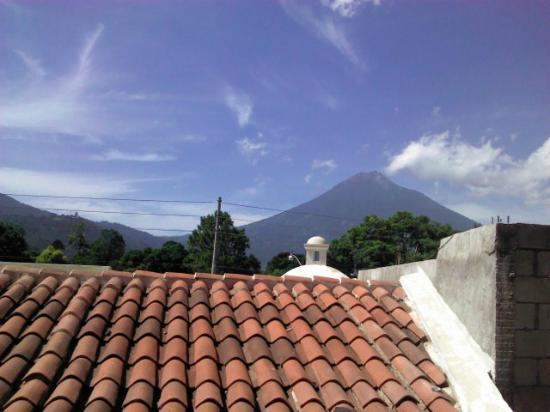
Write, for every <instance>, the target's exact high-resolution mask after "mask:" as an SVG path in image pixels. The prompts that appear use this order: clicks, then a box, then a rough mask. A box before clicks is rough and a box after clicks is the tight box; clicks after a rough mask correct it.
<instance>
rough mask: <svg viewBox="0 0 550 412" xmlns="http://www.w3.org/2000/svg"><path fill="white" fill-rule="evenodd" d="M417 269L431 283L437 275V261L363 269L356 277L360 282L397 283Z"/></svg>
mask: <svg viewBox="0 0 550 412" xmlns="http://www.w3.org/2000/svg"><path fill="white" fill-rule="evenodd" d="M418 268H421V269H422V270H423V271H424V273H425V274H426V275H427V276H428V277H429V278H430V280H432V281H433V279H434V278H435V276H436V275H437V260H436V259H430V260H422V261H419V262H413V263H404V264H402V265H395V266H385V267H381V268H376V269H364V270H360V271H359V274H358V277H359V279H362V280H367V279H375V280H391V281H398V280H399V278H400V277H401V276H403V275H408V274H410V273H415V272H417V271H418Z"/></svg>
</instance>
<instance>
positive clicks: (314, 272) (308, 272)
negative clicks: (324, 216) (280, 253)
mask: <svg viewBox="0 0 550 412" xmlns="http://www.w3.org/2000/svg"><path fill="white" fill-rule="evenodd" d="M321 239H322V238H321ZM285 276H303V277H308V278H310V279H312V280H313V276H324V277H328V278H334V279H342V278H347V276H346V275H344V274H343V273H342V272H340V271H339V270H338V269H334V268H331V267H330V266H326V265H302V266H298V267H296V268H294V269H292V270H289V271H288V272H286V273H285Z"/></svg>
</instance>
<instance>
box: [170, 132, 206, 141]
mask: <svg viewBox="0 0 550 412" xmlns="http://www.w3.org/2000/svg"><path fill="white" fill-rule="evenodd" d="M176 140H177V141H179V142H183V143H203V142H206V137H205V136H203V135H200V134H193V133H190V134H184V135H182V136H178V137H177V138H176Z"/></svg>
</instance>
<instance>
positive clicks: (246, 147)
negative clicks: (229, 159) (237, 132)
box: [235, 137, 268, 163]
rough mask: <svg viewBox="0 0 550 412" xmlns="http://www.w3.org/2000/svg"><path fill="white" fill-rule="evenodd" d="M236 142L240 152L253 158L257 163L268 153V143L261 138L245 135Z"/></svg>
mask: <svg viewBox="0 0 550 412" xmlns="http://www.w3.org/2000/svg"><path fill="white" fill-rule="evenodd" d="M235 143H236V144H237V148H238V149H239V152H241V154H242V155H243V156H245V157H247V158H249V159H251V160H252V161H253V162H254V163H256V162H257V161H258V159H259V158H260V157H264V156H266V155H267V153H268V150H267V148H268V145H267V143H266V142H264V141H262V140H259V139H250V138H248V137H245V138H243V139H240V140H237V141H236V142H235Z"/></svg>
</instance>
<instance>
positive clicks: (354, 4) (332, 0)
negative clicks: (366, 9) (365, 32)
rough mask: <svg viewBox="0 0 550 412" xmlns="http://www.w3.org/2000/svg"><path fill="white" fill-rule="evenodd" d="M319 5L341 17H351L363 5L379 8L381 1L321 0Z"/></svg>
mask: <svg viewBox="0 0 550 412" xmlns="http://www.w3.org/2000/svg"><path fill="white" fill-rule="evenodd" d="M321 3H322V4H323V5H324V6H326V7H329V8H330V9H332V11H334V12H336V13H338V14H339V15H340V16H342V17H353V16H355V14H356V13H357V11H358V10H359V8H360V7H361V6H362V5H363V4H367V3H371V4H373V5H374V6H379V5H380V4H382V0H321Z"/></svg>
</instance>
